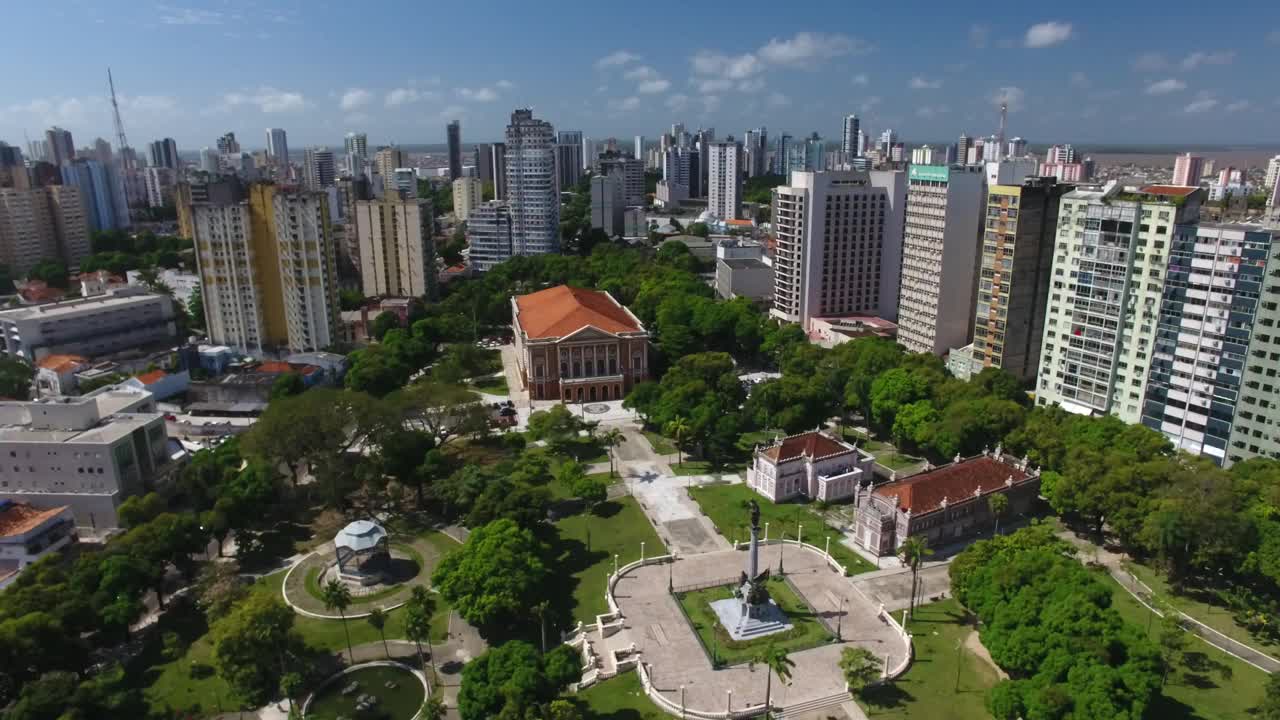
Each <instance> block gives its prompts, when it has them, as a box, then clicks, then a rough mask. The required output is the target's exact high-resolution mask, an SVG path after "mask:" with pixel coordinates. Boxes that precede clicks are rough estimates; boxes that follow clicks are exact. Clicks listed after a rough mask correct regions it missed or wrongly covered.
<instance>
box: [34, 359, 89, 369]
mask: <svg viewBox="0 0 1280 720" xmlns="http://www.w3.org/2000/svg"><path fill="white" fill-rule="evenodd" d="M88 364H89V358H86V357H83V356H81V355H49V356H46V357H44V358H41V359H40V360H39V361H37V362H36V367H38V368H41V369H43V370H52V371H54V372H56V373H64V372H67V371H69V370H72V369H74V368H75V366H77V365H88Z"/></svg>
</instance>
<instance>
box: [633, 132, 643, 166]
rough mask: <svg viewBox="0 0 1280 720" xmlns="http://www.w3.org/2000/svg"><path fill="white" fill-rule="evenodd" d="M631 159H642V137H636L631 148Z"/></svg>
mask: <svg viewBox="0 0 1280 720" xmlns="http://www.w3.org/2000/svg"><path fill="white" fill-rule="evenodd" d="M631 157H633V158H635V159H637V160H643V159H644V136H643V135H637V136H636V137H635V141H634V142H633V143H632V146H631Z"/></svg>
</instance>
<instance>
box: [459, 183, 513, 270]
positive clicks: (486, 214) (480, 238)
mask: <svg viewBox="0 0 1280 720" xmlns="http://www.w3.org/2000/svg"><path fill="white" fill-rule="evenodd" d="M467 245H468V246H469V247H470V248H471V255H470V256H469V259H470V261H471V267H472V269H473V270H476V271H477V272H485V271H487V270H490V269H492V268H493V266H495V265H497V264H499V263H502V262H505V261H506V260H508V259H510V258H511V257H512V256H514V255H517V254H518V253H516V252H515V250H516V241H515V236H514V233H513V230H512V224H511V208H510V206H509V205H507V203H505V202H501V201H498V200H490V201H489V202H486V203H482V204H481V205H480V207H477V208H472V209H471V214H470V215H469V216H468V217H467Z"/></svg>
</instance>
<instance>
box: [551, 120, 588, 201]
mask: <svg viewBox="0 0 1280 720" xmlns="http://www.w3.org/2000/svg"><path fill="white" fill-rule="evenodd" d="M556 173H557V175H558V177H559V182H560V190H562V191H568V190H572V189H573V188H574V186H576V185H577V184H578V181H579V180H581V179H582V131H581V130H561V131H560V133H559V135H558V137H557V140H556Z"/></svg>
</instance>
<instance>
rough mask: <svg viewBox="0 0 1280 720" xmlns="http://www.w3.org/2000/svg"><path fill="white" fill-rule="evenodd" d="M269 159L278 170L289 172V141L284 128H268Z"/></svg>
mask: <svg viewBox="0 0 1280 720" xmlns="http://www.w3.org/2000/svg"><path fill="white" fill-rule="evenodd" d="M233 139H234V138H233ZM267 157H269V158H271V163H272V164H273V165H275V166H276V168H277V170H279V171H281V172H288V169H289V139H288V137H287V136H286V135H285V132H284V129H283V128H267Z"/></svg>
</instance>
